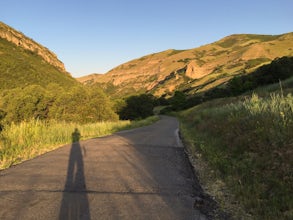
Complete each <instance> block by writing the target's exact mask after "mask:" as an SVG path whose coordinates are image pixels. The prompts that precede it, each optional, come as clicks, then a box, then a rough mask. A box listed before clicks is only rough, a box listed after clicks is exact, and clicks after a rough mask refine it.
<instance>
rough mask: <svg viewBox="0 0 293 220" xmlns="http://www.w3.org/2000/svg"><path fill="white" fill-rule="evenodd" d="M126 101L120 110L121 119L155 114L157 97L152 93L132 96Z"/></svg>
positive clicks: (140, 117) (133, 118) (132, 118)
mask: <svg viewBox="0 0 293 220" xmlns="http://www.w3.org/2000/svg"><path fill="white" fill-rule="evenodd" d="M125 103H126V105H125V106H123V107H122V109H121V110H120V111H119V116H120V119H123V120H124V119H130V120H137V119H142V118H146V117H149V116H151V115H153V109H154V104H155V99H154V96H152V95H147V94H142V95H138V96H130V97H128V98H127V99H126V100H125Z"/></svg>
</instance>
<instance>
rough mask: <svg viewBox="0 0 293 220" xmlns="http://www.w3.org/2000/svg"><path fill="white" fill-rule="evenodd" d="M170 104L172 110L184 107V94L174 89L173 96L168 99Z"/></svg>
mask: <svg viewBox="0 0 293 220" xmlns="http://www.w3.org/2000/svg"><path fill="white" fill-rule="evenodd" d="M170 104H171V108H172V110H175V111H177V110H181V109H184V107H185V105H186V95H185V94H184V93H183V92H181V91H176V92H175V93H174V96H173V97H172V98H171V99H170Z"/></svg>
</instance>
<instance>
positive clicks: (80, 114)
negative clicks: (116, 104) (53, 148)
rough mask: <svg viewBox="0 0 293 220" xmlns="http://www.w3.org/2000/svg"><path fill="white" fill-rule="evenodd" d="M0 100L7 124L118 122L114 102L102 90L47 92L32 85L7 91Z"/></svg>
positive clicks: (52, 86)
mask: <svg viewBox="0 0 293 220" xmlns="http://www.w3.org/2000/svg"><path fill="white" fill-rule="evenodd" d="M1 100H2V101H0V108H2V109H3V110H4V111H5V112H7V114H6V116H5V118H4V119H3V120H4V121H5V122H6V124H9V123H11V122H16V123H19V122H21V121H25V120H30V119H40V120H50V119H56V120H62V121H67V122H71V121H75V122H79V123H89V122H97V121H115V120H118V116H117V114H116V113H114V110H113V106H112V103H111V101H110V100H109V98H108V97H107V96H106V95H105V94H104V93H103V92H102V91H101V90H100V89H99V88H85V87H82V86H78V87H72V88H71V89H68V90H64V89H63V88H62V87H60V86H59V85H57V84H49V85H48V87H47V88H46V89H44V88H42V87H41V86H38V85H30V86H27V87H25V88H15V89H11V90H6V91H4V92H3V93H2V98H1Z"/></svg>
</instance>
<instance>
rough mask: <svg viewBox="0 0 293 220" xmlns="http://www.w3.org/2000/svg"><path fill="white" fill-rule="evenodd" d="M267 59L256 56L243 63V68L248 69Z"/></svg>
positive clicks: (267, 59) (267, 60)
mask: <svg viewBox="0 0 293 220" xmlns="http://www.w3.org/2000/svg"><path fill="white" fill-rule="evenodd" d="M269 61H271V60H270V59H269V58H257V59H252V60H248V61H246V63H245V69H250V68H253V67H256V66H258V65H260V64H263V63H266V62H269Z"/></svg>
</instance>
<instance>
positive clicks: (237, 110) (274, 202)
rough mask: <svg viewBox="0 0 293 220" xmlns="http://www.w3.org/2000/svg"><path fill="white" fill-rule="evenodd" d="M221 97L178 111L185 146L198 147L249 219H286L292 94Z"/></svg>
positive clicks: (291, 186)
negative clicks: (230, 99) (235, 98)
mask: <svg viewBox="0 0 293 220" xmlns="http://www.w3.org/2000/svg"><path fill="white" fill-rule="evenodd" d="M226 101H227V99H223V100H218V101H217V102H218V103H217V104H215V105H213V102H212V103H206V104H203V105H201V106H198V107H195V108H193V109H190V110H187V111H185V112H182V113H181V115H180V118H181V122H182V127H183V129H182V130H183V131H185V134H184V133H183V135H184V136H185V137H187V136H188V139H189V142H190V143H191V144H190V150H191V152H193V153H195V151H196V150H199V151H200V152H201V153H202V155H203V156H204V158H206V160H207V161H208V162H209V164H210V165H211V166H212V167H213V168H214V169H216V170H218V172H219V174H220V177H221V178H223V179H224V180H225V182H226V183H227V185H228V186H229V187H230V188H231V190H232V191H233V192H234V193H235V195H236V196H237V199H238V200H239V201H240V202H241V203H242V204H243V205H244V206H245V208H246V209H247V210H248V212H249V213H251V214H252V215H253V216H254V217H255V219H292V218H293V199H292V195H293V151H292V149H293V96H292V95H291V94H288V95H287V96H283V95H282V94H276V93H272V94H271V95H270V96H269V97H265V98H261V97H259V96H258V95H256V94H253V95H252V96H251V97H250V98H246V99H245V100H244V101H238V102H232V103H230V104H226V105H223V103H221V102H226ZM215 103H216V102H215Z"/></svg>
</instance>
